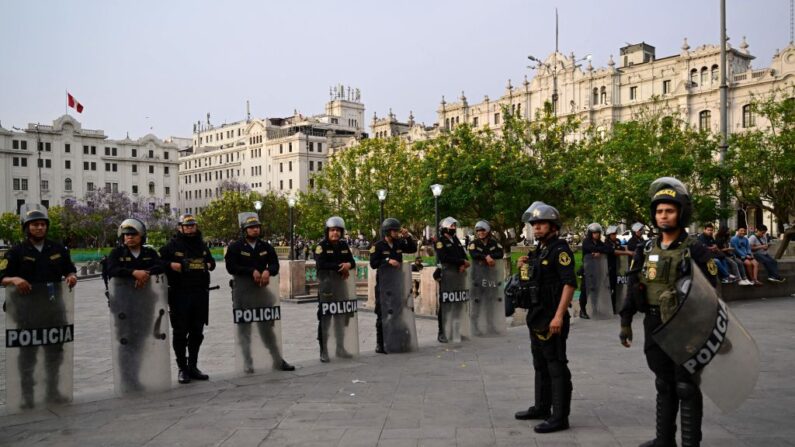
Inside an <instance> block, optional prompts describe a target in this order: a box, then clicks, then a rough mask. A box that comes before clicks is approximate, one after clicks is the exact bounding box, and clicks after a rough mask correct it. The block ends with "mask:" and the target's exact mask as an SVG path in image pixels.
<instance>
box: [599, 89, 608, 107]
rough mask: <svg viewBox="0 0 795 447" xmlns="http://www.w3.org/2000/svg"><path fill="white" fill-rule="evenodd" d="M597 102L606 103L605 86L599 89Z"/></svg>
mask: <svg viewBox="0 0 795 447" xmlns="http://www.w3.org/2000/svg"><path fill="white" fill-rule="evenodd" d="M599 104H607V87H605V86H602V88H601V89H599Z"/></svg>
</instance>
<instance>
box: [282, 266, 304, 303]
mask: <svg viewBox="0 0 795 447" xmlns="http://www.w3.org/2000/svg"><path fill="white" fill-rule="evenodd" d="M279 276H280V278H279V295H281V297H282V298H284V299H291V298H295V297H296V296H299V295H304V294H305V293H306V261H303V260H301V261H288V260H284V259H280V260H279Z"/></svg>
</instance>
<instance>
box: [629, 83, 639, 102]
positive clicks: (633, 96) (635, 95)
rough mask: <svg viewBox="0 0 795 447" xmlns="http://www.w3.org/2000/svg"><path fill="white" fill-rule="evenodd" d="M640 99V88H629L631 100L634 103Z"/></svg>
mask: <svg viewBox="0 0 795 447" xmlns="http://www.w3.org/2000/svg"><path fill="white" fill-rule="evenodd" d="M636 99H638V87H637V86H635V87H630V88H629V100H630V101H634V100H636Z"/></svg>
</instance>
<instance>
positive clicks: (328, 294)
mask: <svg viewBox="0 0 795 447" xmlns="http://www.w3.org/2000/svg"><path fill="white" fill-rule="evenodd" d="M317 279H318V281H319V287H318V303H317V305H318V316H319V317H320V344H321V349H322V350H325V351H326V352H327V353H328V355H329V357H338V358H351V357H353V356H355V355H359V322H358V318H357V315H358V313H357V311H358V304H359V301H358V300H357V299H356V273H355V272H352V273H351V275H350V276H348V279H342V276H341V275H340V274H339V273H337V272H333V271H329V270H318V272H317Z"/></svg>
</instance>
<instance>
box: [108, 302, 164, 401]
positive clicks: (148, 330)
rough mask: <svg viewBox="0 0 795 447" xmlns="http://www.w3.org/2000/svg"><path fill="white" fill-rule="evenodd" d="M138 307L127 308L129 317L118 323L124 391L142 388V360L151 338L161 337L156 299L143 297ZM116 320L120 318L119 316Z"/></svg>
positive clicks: (117, 335)
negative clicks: (140, 376)
mask: <svg viewBox="0 0 795 447" xmlns="http://www.w3.org/2000/svg"><path fill="white" fill-rule="evenodd" d="M138 298H140V300H139V301H138V302H136V305H135V306H134V307H133V306H130V307H128V308H127V312H126V313H127V315H126V316H125V317H126V318H124V319H123V320H121V319H120V320H119V321H118V322H117V323H116V341H117V343H118V346H117V347H116V348H117V349H118V354H119V361H118V366H119V368H121V381H122V383H121V386H122V389H125V390H130V391H134V390H137V389H139V388H140V387H141V383H140V381H139V380H138V374H139V372H140V369H141V360H142V357H143V355H144V349H145V348H146V340H147V339H148V338H149V337H157V336H158V335H159V332H160V331H159V330H157V329H158V328H156V327H154V325H153V320H154V308H155V301H154V299H155V297H153V296H149V295H141V296H140V297H138ZM114 318H120V317H119V316H118V315H116V316H114Z"/></svg>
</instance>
